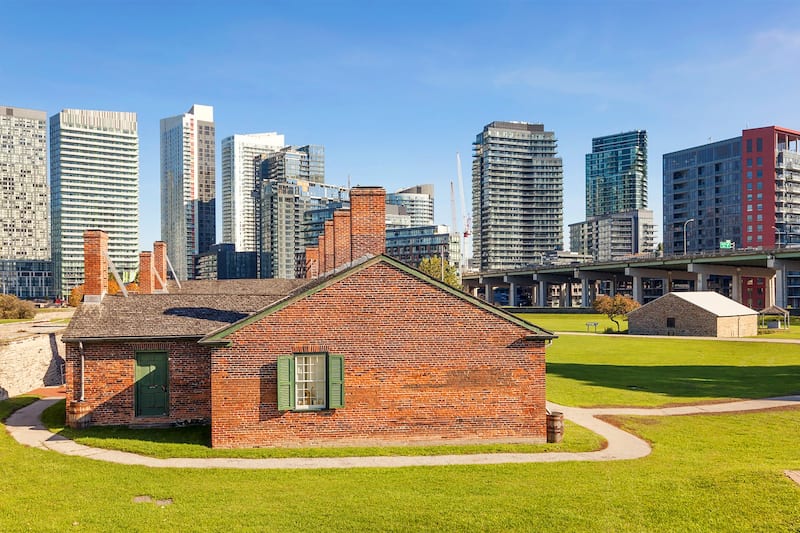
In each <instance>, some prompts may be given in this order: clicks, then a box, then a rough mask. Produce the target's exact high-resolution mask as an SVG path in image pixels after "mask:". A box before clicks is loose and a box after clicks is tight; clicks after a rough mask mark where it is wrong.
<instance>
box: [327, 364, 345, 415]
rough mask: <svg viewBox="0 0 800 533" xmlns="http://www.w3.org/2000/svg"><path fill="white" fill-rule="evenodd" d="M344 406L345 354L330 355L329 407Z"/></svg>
mask: <svg viewBox="0 0 800 533" xmlns="http://www.w3.org/2000/svg"><path fill="white" fill-rule="evenodd" d="M341 407H344V356H343V355H329V356H328V409H338V408H341Z"/></svg>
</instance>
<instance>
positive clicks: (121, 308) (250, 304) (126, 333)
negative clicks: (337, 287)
mask: <svg viewBox="0 0 800 533" xmlns="http://www.w3.org/2000/svg"><path fill="white" fill-rule="evenodd" d="M306 283H307V280H271V279H269V280H267V279H259V280H224V281H217V282H206V281H184V282H183V283H181V288H180V289H178V287H177V285H171V286H170V291H173V292H170V293H165V294H131V295H130V296H128V297H127V298H125V297H123V296H122V295H119V294H117V295H113V296H111V295H107V296H105V297H104V298H103V299H102V301H101V302H100V303H96V304H83V305H81V306H80V307H79V308H78V309H77V311H75V315H74V316H73V318H72V320H71V321H70V323H69V325H68V326H67V329H66V331H65V332H64V336H63V340H64V342H77V341H87V340H111V339H165V338H187V337H192V338H200V337H202V336H204V335H206V334H207V333H209V332H211V331H214V330H216V329H218V328H219V327H221V326H225V325H228V324H232V323H234V322H237V321H239V320H241V319H242V318H245V317H247V316H249V315H250V314H252V313H253V312H255V311H258V310H259V309H262V308H263V307H264V306H266V305H269V304H270V303H272V302H275V301H277V300H280V299H281V298H283V297H284V296H286V294H288V293H289V292H291V290H292V289H294V288H296V287H298V286H301V285H305V284H306ZM178 291H180V292H178Z"/></svg>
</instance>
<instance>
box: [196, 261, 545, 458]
mask: <svg viewBox="0 0 800 533" xmlns="http://www.w3.org/2000/svg"><path fill="white" fill-rule="evenodd" d="M528 333H530V332H529V331H528V330H526V329H524V328H522V327H520V326H516V325H514V324H512V323H510V322H507V321H505V320H503V319H501V318H499V317H497V316H496V315H494V314H492V313H490V312H488V311H486V310H483V309H481V308H478V307H476V306H473V305H471V304H469V303H467V302H464V301H463V300H460V299H458V298H456V297H454V296H452V295H450V294H449V293H446V292H445V291H442V290H440V289H438V288H436V287H433V286H431V285H428V284H427V283H424V282H422V281H420V280H418V279H417V278H414V277H412V276H410V275H408V274H406V273H404V272H402V271H400V270H398V269H396V268H394V267H392V266H391V265H388V264H386V263H376V264H375V265H372V266H371V267H368V268H366V269H364V270H362V271H360V272H358V273H355V274H353V275H351V276H350V277H348V278H346V279H344V280H342V281H341V282H339V283H337V284H335V285H333V286H331V287H328V288H326V289H323V290H321V291H320V292H318V293H316V294H314V295H313V296H310V297H308V298H305V299H303V300H301V301H298V302H296V303H294V304H292V305H290V306H288V307H286V308H284V309H282V310H280V311H278V312H276V313H273V314H272V315H270V316H267V317H265V318H263V319H262V320H260V321H257V322H254V323H252V324H250V325H248V326H245V327H244V328H242V329H240V330H239V331H237V332H235V333H233V334H232V335H231V336H230V337H229V338H228V340H231V341H232V345H231V346H230V347H227V348H219V349H217V350H216V351H215V352H214V353H213V355H212V378H211V389H212V413H213V422H212V443H213V446H215V447H222V448H231V447H247V446H286V445H312V444H336V443H341V444H345V443H350V444H352V443H365V442H372V443H375V442H381V441H383V442H411V441H434V442H442V441H450V442H454V441H459V440H465V439H476V438H479V439H484V440H499V441H502V440H514V439H516V440H520V439H533V440H537V441H544V440H545V437H546V428H545V379H544V376H545V360H544V341H541V340H529V341H526V340H523V337H524V336H525V335H526V334H528ZM309 344H318V345H325V346H327V347H329V350H330V353H334V354H341V355H343V356H344V364H345V404H346V406H345V407H344V408H343V409H336V410H326V411H315V412H291V411H289V412H281V411H278V410H277V405H276V401H277V400H276V375H275V372H276V360H277V357H278V356H279V355H290V354H292V353H293V351H294V350H296V349H297V347H298V346H302V345H309Z"/></svg>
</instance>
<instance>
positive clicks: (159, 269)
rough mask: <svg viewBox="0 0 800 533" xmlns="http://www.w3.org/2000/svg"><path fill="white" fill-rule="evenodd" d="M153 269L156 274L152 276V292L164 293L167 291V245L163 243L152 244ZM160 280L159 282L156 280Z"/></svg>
mask: <svg viewBox="0 0 800 533" xmlns="http://www.w3.org/2000/svg"><path fill="white" fill-rule="evenodd" d="M152 265H153V267H155V271H156V274H158V276H155V275H154V276H153V279H154V285H153V291H154V292H161V291H164V292H166V290H167V243H165V242H164V241H156V242H154V243H153V263H152ZM159 277H160V278H161V282H159V281H158V278H159Z"/></svg>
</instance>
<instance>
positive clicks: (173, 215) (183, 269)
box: [161, 104, 217, 280]
mask: <svg viewBox="0 0 800 533" xmlns="http://www.w3.org/2000/svg"><path fill="white" fill-rule="evenodd" d="M214 138H215V137H214V108H213V107H211V106H205V105H197V104H195V105H193V106H192V108H191V109H190V110H189V111H187V112H186V113H184V114H182V115H177V116H174V117H169V118H164V119H161V239H162V240H163V241H164V242H166V243H167V255H168V256H169V258H170V260H171V262H172V264H173V267H174V268H175V274H176V275H177V276H178V278H179V279H182V280H184V279H189V278H191V277H193V272H194V257H195V256H196V255H198V254H201V253H204V252H206V251H208V250H209V248H210V247H211V245H212V244H214V241H215V240H216V233H217V223H216V211H215V198H216V169H215V160H214V154H215V142H214Z"/></svg>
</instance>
